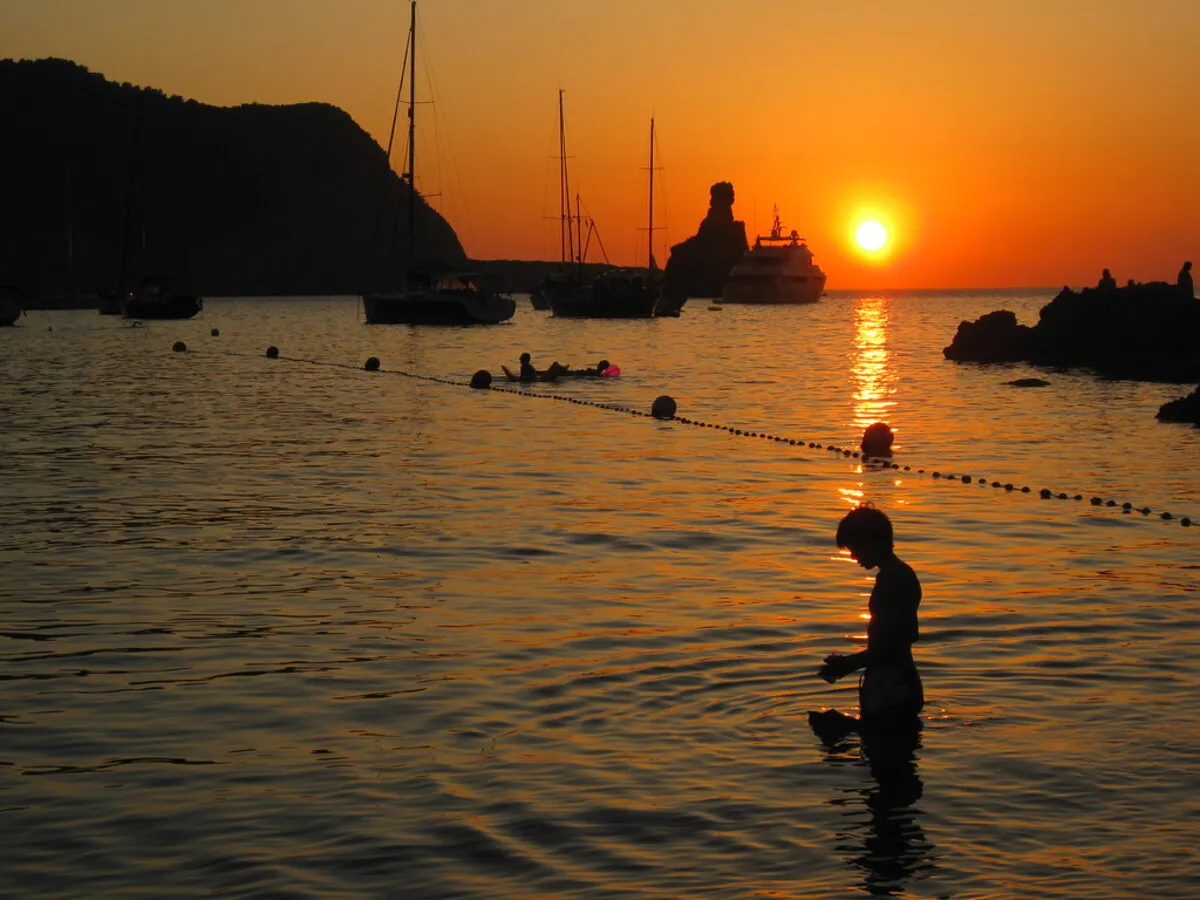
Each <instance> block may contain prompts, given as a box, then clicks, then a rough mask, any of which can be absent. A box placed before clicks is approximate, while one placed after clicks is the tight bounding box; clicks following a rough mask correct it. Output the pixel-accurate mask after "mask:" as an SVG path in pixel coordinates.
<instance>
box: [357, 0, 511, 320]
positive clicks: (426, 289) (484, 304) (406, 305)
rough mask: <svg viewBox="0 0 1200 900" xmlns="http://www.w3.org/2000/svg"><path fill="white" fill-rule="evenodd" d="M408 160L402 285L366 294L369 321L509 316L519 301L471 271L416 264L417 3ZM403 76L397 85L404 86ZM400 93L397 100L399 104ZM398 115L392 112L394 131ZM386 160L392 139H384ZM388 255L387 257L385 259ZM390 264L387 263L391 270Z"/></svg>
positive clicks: (413, 7)
mask: <svg viewBox="0 0 1200 900" xmlns="http://www.w3.org/2000/svg"><path fill="white" fill-rule="evenodd" d="M408 62H409V71H408V79H409V82H408V165H407V166H406V167H405V172H404V175H403V179H404V182H405V184H407V185H408V192H407V193H408V198H407V199H408V250H407V253H406V254H405V267H404V284H403V285H401V286H399V287H397V288H389V289H387V290H382V291H376V292H371V293H364V294H363V295H362V303H363V316H364V318H365V319H366V321H367V323H368V324H370V325H474V324H480V325H489V324H495V323H498V322H504V321H506V320H508V319H511V318H512V315H513V313H514V312H516V309H517V304H516V303H515V302H514V301H513V299H512V298H511V297H506V296H503V295H501V294H497V293H495V292H493V291H491V290H488V289H486V288H483V287H481V286H479V285H478V284H476V281H475V278H476V275H475V273H472V272H466V271H459V270H457V269H454V268H450V267H445V266H429V265H424V266H419V265H418V264H417V261H416V239H417V233H416V207H417V188H416V183H415V173H416V165H415V163H416V143H415V138H416V105H417V96H416V84H417V3H416V0H412V2H411V4H410V18H409V27H408ZM403 78H404V76H403V75H401V89H403V83H404V82H403ZM399 99H400V98H399V95H398V96H397V98H396V100H397V104H399ZM395 122H396V117H395V116H393V117H392V129H393V136H394V133H395ZM388 148H389V164H390V149H391V141H390V139H389V142H388ZM390 262H391V260H389V263H390ZM392 269H393V267H392V266H391V265H389V266H388V270H389V271H391V270H392Z"/></svg>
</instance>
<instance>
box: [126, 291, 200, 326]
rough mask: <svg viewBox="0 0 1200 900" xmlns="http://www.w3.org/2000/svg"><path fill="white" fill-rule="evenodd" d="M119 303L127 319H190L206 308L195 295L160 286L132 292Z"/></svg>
mask: <svg viewBox="0 0 1200 900" xmlns="http://www.w3.org/2000/svg"><path fill="white" fill-rule="evenodd" d="M119 303H120V307H121V316H122V318H126V319H190V318H192V317H193V316H195V315H196V313H198V312H200V310H202V309H203V308H204V301H203V300H201V299H200V298H199V297H197V296H196V295H195V294H187V293H178V292H175V291H168V290H164V289H163V287H162V285H159V284H146V285H143V286H142V289H141V290H139V291H130V292H128V293H126V294H124V295H123V296H122V297H121V298H120V300H119Z"/></svg>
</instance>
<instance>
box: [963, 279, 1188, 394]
mask: <svg viewBox="0 0 1200 900" xmlns="http://www.w3.org/2000/svg"><path fill="white" fill-rule="evenodd" d="M943 352H944V354H945V356H946V358H947V359H952V360H956V361H959V362H984V363H995V362H1029V363H1033V364H1034V365H1038V366H1052V367H1059V368H1061V367H1082V368H1090V369H1093V370H1095V371H1096V372H1097V373H1098V374H1100V375H1104V376H1106V377H1109V378H1133V379H1140V380H1145V381H1170V382H1188V381H1191V382H1195V381H1200V301H1197V300H1196V299H1194V298H1193V297H1191V296H1189V295H1188V294H1187V293H1186V292H1185V291H1182V290H1180V289H1179V288H1178V287H1177V286H1176V285H1173V284H1167V283H1166V282H1160V281H1156V282H1151V283H1149V284H1134V285H1130V286H1128V287H1123V288H1110V289H1107V290H1102V289H1099V288H1084V289H1083V290H1082V291H1079V292H1078V293H1077V292H1075V291H1072V290H1071V289H1070V288H1063V289H1062V291H1060V292H1059V294H1058V296H1056V297H1055V298H1054V299H1053V300H1051V301H1050V302H1049V303H1047V304H1046V305H1045V306H1043V307H1042V309H1041V313H1040V315H1039V319H1038V323H1037V325H1035V326H1033V327H1032V328H1030V327H1028V326H1026V325H1020V324H1018V323H1017V317H1016V316H1015V315H1014V314H1013V313H1011V312H1009V311H1008V310H999V311H996V312H990V313H988V314H987V315H984V316H981V317H980V318H979V319H977V320H976V321H974V322H963V323H962V324H961V325H959V326H958V332H957V333H956V334H955V335H954V340H953V342H951V344H950V346H948V347H946V348H945V350H944V351H943Z"/></svg>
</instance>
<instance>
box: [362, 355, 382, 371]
mask: <svg viewBox="0 0 1200 900" xmlns="http://www.w3.org/2000/svg"><path fill="white" fill-rule="evenodd" d="M363 368H364V369H366V370H367V371H368V372H378V371H379V357H378V356H369V357H367V361H366V362H365V363H363Z"/></svg>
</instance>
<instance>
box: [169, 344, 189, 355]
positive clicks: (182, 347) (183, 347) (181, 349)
mask: <svg viewBox="0 0 1200 900" xmlns="http://www.w3.org/2000/svg"><path fill="white" fill-rule="evenodd" d="M171 349H172V350H174V351H175V352H176V353H186V352H187V344H185V343H184V342H183V341H176V342H175V344H174V346H172V347H171Z"/></svg>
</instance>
